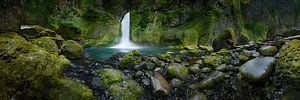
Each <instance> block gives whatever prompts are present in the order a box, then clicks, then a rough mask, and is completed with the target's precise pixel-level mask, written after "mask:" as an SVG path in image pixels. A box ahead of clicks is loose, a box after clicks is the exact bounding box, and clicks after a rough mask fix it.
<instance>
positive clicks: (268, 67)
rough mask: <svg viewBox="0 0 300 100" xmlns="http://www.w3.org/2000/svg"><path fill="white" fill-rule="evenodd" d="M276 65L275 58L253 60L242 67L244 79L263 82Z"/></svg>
mask: <svg viewBox="0 0 300 100" xmlns="http://www.w3.org/2000/svg"><path fill="white" fill-rule="evenodd" d="M274 64H275V58H274V57H259V58H255V59H252V60H250V61H248V62H246V63H245V64H243V65H242V66H241V67H240V73H241V74H242V76H243V78H246V79H250V80H251V81H261V80H262V79H264V78H266V77H268V76H269V74H270V73H271V71H272V70H273V67H274V66H273V65H274Z"/></svg>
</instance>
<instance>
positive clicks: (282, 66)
mask: <svg viewBox="0 0 300 100" xmlns="http://www.w3.org/2000/svg"><path fill="white" fill-rule="evenodd" d="M299 57H300V40H292V41H290V42H289V43H288V44H286V45H284V46H283V47H282V48H281V49H280V52H279V58H278V61H277V65H276V68H275V72H276V74H277V75H278V76H279V77H280V78H281V79H283V80H287V81H289V82H291V83H293V84H295V85H296V86H299V83H300V58H299Z"/></svg>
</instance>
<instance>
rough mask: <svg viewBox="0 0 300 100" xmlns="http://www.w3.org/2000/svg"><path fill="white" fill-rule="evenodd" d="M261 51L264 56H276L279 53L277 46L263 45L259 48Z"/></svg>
mask: <svg viewBox="0 0 300 100" xmlns="http://www.w3.org/2000/svg"><path fill="white" fill-rule="evenodd" d="M259 53H260V54H261V55H263V56H274V55H275V54H277V53H278V49H277V47H276V46H263V47H261V48H259Z"/></svg>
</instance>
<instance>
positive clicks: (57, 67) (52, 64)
mask: <svg viewBox="0 0 300 100" xmlns="http://www.w3.org/2000/svg"><path fill="white" fill-rule="evenodd" d="M0 51H1V52H0V67H1V68H0V81H1V84H0V92H1V93H0V94H1V95H0V96H1V97H2V94H4V95H6V96H12V95H13V93H16V92H17V91H16V90H19V89H20V88H22V91H24V92H21V93H18V97H19V98H24V99H32V98H35V99H45V98H48V99H49V98H50V97H49V94H48V93H49V92H50V90H52V89H57V87H64V86H63V85H62V84H59V83H60V82H59V80H63V77H62V76H61V75H62V73H61V72H62V69H63V68H64V67H65V66H68V65H69V64H70V62H69V61H68V60H67V59H65V58H64V57H63V56H58V55H56V54H51V53H49V52H47V51H46V50H45V49H44V48H41V47H39V46H35V45H33V44H32V43H30V42H28V41H27V40H26V39H25V38H23V37H21V36H19V35H18V34H17V33H1V34H0ZM24 84H27V85H26V86H25V87H24ZM76 84H77V83H76ZM78 84H79V83H78ZM72 89H73V88H72ZM72 89H71V88H68V90H70V94H72V93H74V94H75V95H78V96H80V95H79V94H77V93H79V92H80V91H72ZM75 90H76V89H75ZM75 92H76V93H75ZM80 93H81V92H80ZM89 93H90V94H92V93H91V92H89ZM58 94H60V93H58ZM83 94H85V93H83ZM90 94H89V95H86V96H92V95H90ZM56 96H58V95H56ZM73 96H74V95H73ZM51 98H52V97H51ZM53 98H56V97H53ZM57 98H59V97H57Z"/></svg>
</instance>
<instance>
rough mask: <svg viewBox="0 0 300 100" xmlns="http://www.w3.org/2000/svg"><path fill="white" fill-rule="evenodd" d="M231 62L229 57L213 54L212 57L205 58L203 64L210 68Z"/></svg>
mask: <svg viewBox="0 0 300 100" xmlns="http://www.w3.org/2000/svg"><path fill="white" fill-rule="evenodd" d="M229 60H230V58H229V57H227V56H222V55H218V54H215V53H213V54H211V55H208V56H205V57H204V59H203V62H204V64H207V65H209V66H212V67H217V66H219V65H221V64H223V63H226V62H228V61H229Z"/></svg>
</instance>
